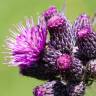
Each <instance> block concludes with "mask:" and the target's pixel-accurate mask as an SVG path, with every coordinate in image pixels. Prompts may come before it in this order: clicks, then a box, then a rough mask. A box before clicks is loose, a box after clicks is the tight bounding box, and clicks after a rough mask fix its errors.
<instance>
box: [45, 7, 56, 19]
mask: <svg viewBox="0 0 96 96" xmlns="http://www.w3.org/2000/svg"><path fill="white" fill-rule="evenodd" d="M56 13H57V8H56V7H55V6H51V7H49V8H48V9H47V10H45V11H44V12H43V16H44V18H45V20H46V21H48V20H49V19H50V18H51V17H52V16H53V15H54V14H56Z"/></svg>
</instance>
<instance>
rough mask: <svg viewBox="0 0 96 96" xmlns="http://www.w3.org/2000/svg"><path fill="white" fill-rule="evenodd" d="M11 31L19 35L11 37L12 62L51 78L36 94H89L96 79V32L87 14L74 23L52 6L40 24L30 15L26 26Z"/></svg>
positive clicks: (30, 73) (30, 72)
mask: <svg viewBox="0 0 96 96" xmlns="http://www.w3.org/2000/svg"><path fill="white" fill-rule="evenodd" d="M11 32H12V36H13V37H15V38H8V39H7V45H8V47H9V49H10V50H11V55H10V56H9V58H10V62H9V64H10V65H12V66H16V67H18V68H19V70H20V74H22V75H24V76H29V77H34V78H37V79H40V80H47V82H46V83H45V84H44V85H40V86H37V87H36V88H34V90H33V94H34V96H84V95H85V90H86V88H87V86H88V85H91V84H92V82H93V81H94V80H95V79H96V33H95V32H94V29H93V26H92V22H91V19H90V18H89V16H87V14H85V13H84V14H81V15H80V16H79V17H78V18H77V19H76V20H75V22H74V24H71V23H70V21H69V20H68V18H67V17H66V16H65V14H63V12H60V11H58V10H57V8H56V7H55V6H51V7H49V8H48V9H47V10H45V11H44V12H42V14H41V15H40V17H39V18H38V24H37V25H34V23H33V19H32V18H27V19H26V23H25V25H23V24H21V23H20V24H18V25H17V26H16V28H15V31H14V30H13V31H12V30H11ZM15 32H17V33H18V34H16V33H15ZM48 33H49V35H50V37H49V41H48V42H47V34H48Z"/></svg>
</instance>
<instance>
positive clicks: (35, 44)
mask: <svg viewBox="0 0 96 96" xmlns="http://www.w3.org/2000/svg"><path fill="white" fill-rule="evenodd" d="M40 20H41V21H40V22H39V24H38V25H37V26H34V25H33V23H32V22H33V21H32V20H31V19H27V20H26V25H25V26H24V25H22V24H19V25H18V28H17V30H18V31H19V34H18V35H17V36H16V37H15V38H16V39H15V43H8V46H9V48H10V49H11V50H12V57H13V59H12V62H11V63H13V65H22V64H27V65H30V64H32V63H33V62H36V61H38V60H39V59H40V54H41V52H42V51H43V49H44V47H45V43H46V35H47V33H46V24H45V23H44V19H42V18H40ZM13 34H15V33H14V31H13ZM12 40H13V39H10V40H9V41H10V42H13V41H12Z"/></svg>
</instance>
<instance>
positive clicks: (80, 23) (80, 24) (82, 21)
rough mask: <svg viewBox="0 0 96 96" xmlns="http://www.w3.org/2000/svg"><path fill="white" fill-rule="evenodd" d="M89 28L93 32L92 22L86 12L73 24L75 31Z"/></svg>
mask: <svg viewBox="0 0 96 96" xmlns="http://www.w3.org/2000/svg"><path fill="white" fill-rule="evenodd" d="M84 29H85V30H86V29H87V30H88V31H89V32H92V26H91V23H90V18H89V17H88V16H87V15H86V14H81V15H80V16H79V17H78V18H77V19H76V20H75V23H74V25H73V31H74V32H76V33H78V32H79V31H81V30H84Z"/></svg>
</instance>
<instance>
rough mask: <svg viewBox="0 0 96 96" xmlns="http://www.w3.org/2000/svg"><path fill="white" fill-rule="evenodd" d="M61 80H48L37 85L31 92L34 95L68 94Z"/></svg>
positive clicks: (59, 95)
mask: <svg viewBox="0 0 96 96" xmlns="http://www.w3.org/2000/svg"><path fill="white" fill-rule="evenodd" d="M62 82H63V81H59V80H58V81H56V80H54V81H49V82H46V83H45V84H43V85H40V86H37V87H36V88H35V89H34V91H33V94H34V96H69V95H68V93H67V88H66V85H64V84H63V83H62Z"/></svg>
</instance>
